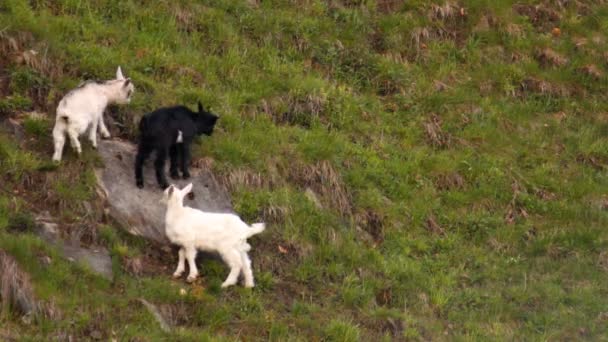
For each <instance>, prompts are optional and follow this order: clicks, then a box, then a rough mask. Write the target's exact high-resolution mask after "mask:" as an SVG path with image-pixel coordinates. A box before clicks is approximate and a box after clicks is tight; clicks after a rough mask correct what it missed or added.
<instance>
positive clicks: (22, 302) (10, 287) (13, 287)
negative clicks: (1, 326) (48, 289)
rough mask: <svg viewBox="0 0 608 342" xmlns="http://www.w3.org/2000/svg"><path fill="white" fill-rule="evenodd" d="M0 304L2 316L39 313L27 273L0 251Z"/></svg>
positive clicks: (38, 304)
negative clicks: (11, 313) (10, 311)
mask: <svg viewBox="0 0 608 342" xmlns="http://www.w3.org/2000/svg"><path fill="white" fill-rule="evenodd" d="M0 304H2V311H1V312H0V313H2V315H8V314H9V310H14V311H16V312H18V313H19V314H20V315H29V316H33V315H36V314H38V312H39V311H40V303H39V302H38V301H37V300H36V298H35V296H34V291H33V289H32V284H31V282H30V278H29V276H28V274H27V273H25V272H24V271H22V270H21V268H20V267H19V264H18V263H17V261H16V260H15V259H14V258H13V257H12V256H11V255H9V254H8V253H6V252H5V251H3V250H1V249H0Z"/></svg>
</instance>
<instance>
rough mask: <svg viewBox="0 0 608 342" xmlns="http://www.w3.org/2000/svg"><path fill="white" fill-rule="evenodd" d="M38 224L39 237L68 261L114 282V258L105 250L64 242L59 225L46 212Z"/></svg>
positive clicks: (40, 216) (42, 214)
mask: <svg viewBox="0 0 608 342" xmlns="http://www.w3.org/2000/svg"><path fill="white" fill-rule="evenodd" d="M36 223H37V225H38V235H39V236H40V237H41V238H42V239H44V240H45V241H47V242H48V243H50V244H53V245H55V246H56V247H57V248H58V249H59V250H60V251H61V254H62V255H63V256H64V257H65V258H66V259H68V260H70V261H73V262H78V263H81V264H83V265H86V266H87V267H89V268H90V269H91V270H92V271H93V272H95V273H97V274H99V275H100V276H102V277H104V278H106V279H108V280H112V278H113V272H112V258H111V257H110V253H109V252H108V251H107V250H106V249H105V248H102V247H92V248H83V247H81V246H80V245H79V244H77V243H75V242H68V241H63V240H62V239H61V237H60V236H59V229H58V225H57V223H55V221H54V219H53V218H52V217H51V216H50V215H49V213H48V212H46V211H45V212H43V213H41V214H40V215H38V216H37V217H36Z"/></svg>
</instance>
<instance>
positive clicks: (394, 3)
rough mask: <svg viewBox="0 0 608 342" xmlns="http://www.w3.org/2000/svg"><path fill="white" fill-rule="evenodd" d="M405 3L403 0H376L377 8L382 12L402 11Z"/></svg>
mask: <svg viewBox="0 0 608 342" xmlns="http://www.w3.org/2000/svg"><path fill="white" fill-rule="evenodd" d="M404 5H405V3H404V2H403V1H402V0H376V9H377V10H378V12H380V13H382V14H389V13H395V12H400V11H401V10H402V9H403V6H404Z"/></svg>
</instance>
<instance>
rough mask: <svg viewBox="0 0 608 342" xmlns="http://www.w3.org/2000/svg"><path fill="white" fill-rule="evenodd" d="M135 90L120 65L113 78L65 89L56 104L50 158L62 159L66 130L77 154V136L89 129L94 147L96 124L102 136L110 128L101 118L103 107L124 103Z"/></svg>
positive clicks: (78, 147) (106, 133) (107, 134)
mask: <svg viewBox="0 0 608 342" xmlns="http://www.w3.org/2000/svg"><path fill="white" fill-rule="evenodd" d="M134 90H135V88H134V86H133V83H132V82H131V80H130V79H128V78H126V79H125V77H124V76H123V74H122V70H121V69H120V67H118V69H117V70H116V79H114V80H110V81H106V82H103V83H96V82H85V83H83V84H81V85H80V86H79V87H78V88H76V89H73V90H72V91H70V92H69V93H67V94H66V95H65V96H64V97H63V98H62V99H61V101H60V102H59V105H58V106H57V116H56V119H55V127H54V128H53V141H54V145H55V153H54V154H53V161H56V162H59V161H61V156H62V153H63V146H64V144H65V136H66V134H67V135H68V137H69V138H70V143H71V145H72V147H73V148H74V149H75V150H76V152H77V153H78V154H80V153H81V152H82V148H81V147H80V142H79V141H78V137H79V136H80V135H82V134H84V133H85V132H86V130H87V129H89V140H91V144H92V145H93V147H95V148H97V128H98V127H99V129H100V131H101V135H102V136H103V137H104V138H109V137H110V132H108V129H107V128H106V125H105V123H104V121H103V111H104V110H105V109H106V107H107V105H108V104H111V103H117V104H127V103H129V102H130V101H131V95H132V93H133V91H134Z"/></svg>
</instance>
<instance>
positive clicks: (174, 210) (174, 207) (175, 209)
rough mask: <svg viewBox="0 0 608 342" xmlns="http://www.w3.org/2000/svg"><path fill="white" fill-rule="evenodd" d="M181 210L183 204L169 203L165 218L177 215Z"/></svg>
mask: <svg viewBox="0 0 608 342" xmlns="http://www.w3.org/2000/svg"><path fill="white" fill-rule="evenodd" d="M183 210H184V205H183V203H179V202H169V205H168V206H167V216H174V215H179V214H180V213H181V212H182V211H183Z"/></svg>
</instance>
